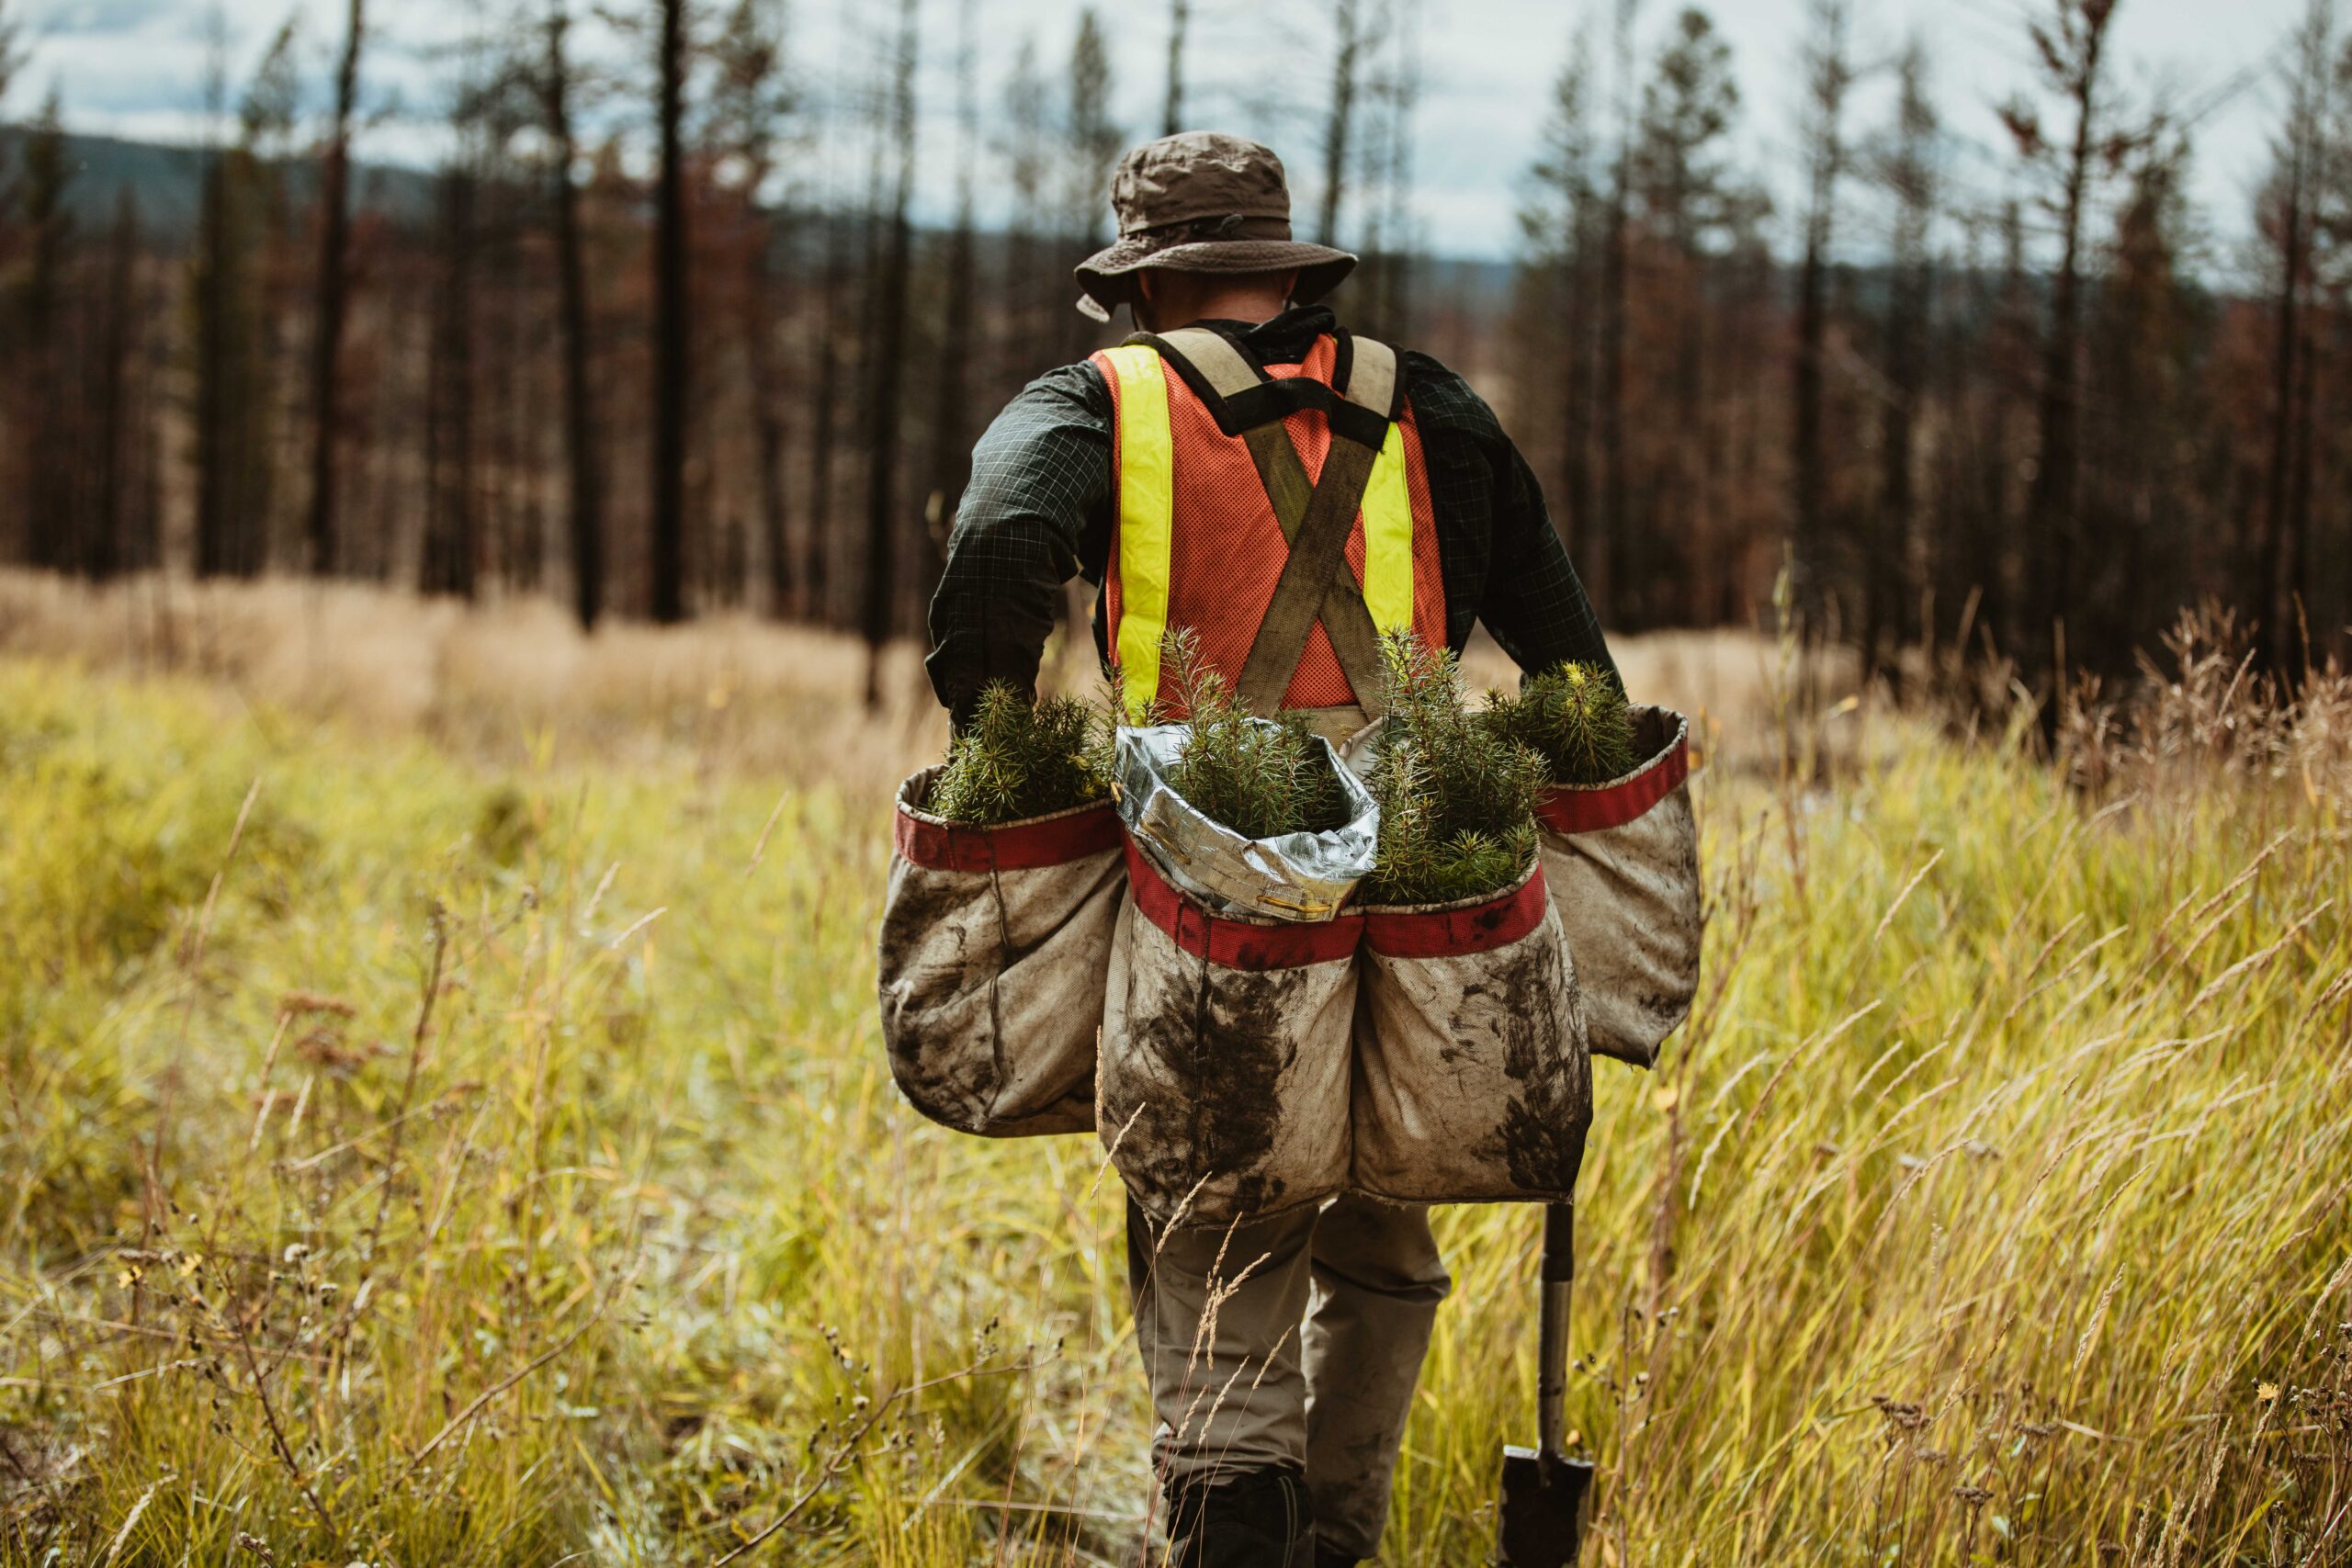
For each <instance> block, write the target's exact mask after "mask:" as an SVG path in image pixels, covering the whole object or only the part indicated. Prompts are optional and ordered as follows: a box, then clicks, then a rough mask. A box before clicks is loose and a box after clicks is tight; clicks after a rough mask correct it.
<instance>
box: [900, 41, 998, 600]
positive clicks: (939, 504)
mask: <svg viewBox="0 0 2352 1568" xmlns="http://www.w3.org/2000/svg"><path fill="white" fill-rule="evenodd" d="M978 41H979V5H978V0H961V4H960V5H959V6H957V8H956V226H955V228H954V229H953V230H952V231H950V232H949V234H948V237H947V254H946V257H945V277H944V289H945V293H946V299H945V300H944V322H943V327H942V332H941V340H940V345H939V362H938V363H939V371H938V374H937V376H936V377H935V378H934V379H933V384H932V393H933V397H932V410H931V485H930V499H929V500H928V502H926V503H925V505H924V509H923V523H924V528H923V534H922V539H923V552H922V570H921V571H920V572H919V573H918V574H916V576H915V580H914V581H911V582H910V583H909V584H908V587H909V589H910V592H909V593H908V594H907V598H908V599H909V600H910V602H911V604H912V605H913V606H914V608H915V610H916V612H917V614H918V615H920V612H921V608H922V605H923V604H927V603H929V601H930V597H931V592H932V590H933V586H934V585H935V584H936V583H937V581H938V579H939V573H940V570H941V569H942V568H943V567H944V565H945V564H946V553H945V547H946V542H947V531H948V527H949V525H950V524H951V523H952V522H953V521H954V519H955V515H956V506H957V504H958V503H959V502H961V500H962V498H963V494H964V485H965V481H966V480H967V479H968V478H969V477H970V474H971V466H972V457H971V418H970V403H971V399H972V386H973V375H972V361H973V359H974V357H975V344H976V343H977V342H978V335H979V324H978V307H979V288H978V277H977V276H976V274H977V272H978V255H977V252H978V237H977V234H976V232H975V224H974V212H973V206H974V201H975V198H976V192H975V190H974V186H976V185H977V183H978V158H979V141H980V103H979V56H978Z"/></svg>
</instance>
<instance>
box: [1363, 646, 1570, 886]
mask: <svg viewBox="0 0 2352 1568" xmlns="http://www.w3.org/2000/svg"><path fill="white" fill-rule="evenodd" d="M1382 651H1383V653H1384V655H1385V658H1386V660H1387V665H1388V705H1389V706H1388V716H1387V721H1386V723H1385V726H1384V727H1383V728H1382V730H1381V734H1380V739H1379V750H1378V752H1377V753H1376V755H1375V757H1374V761H1373V766H1372V773H1371V776H1370V778H1369V779H1367V780H1366V781H1365V782H1366V783H1367V784H1369V785H1370V786H1371V789H1372V797H1373V799H1374V800H1375V801H1377V802H1378V803H1379V806H1380V849H1379V855H1378V858H1377V860H1376V861H1375V862H1374V866H1373V872H1372V875H1371V876H1369V877H1367V878H1366V879H1365V881H1364V884H1363V888H1362V889H1361V890H1360V892H1359V894H1358V897H1359V898H1360V899H1361V900H1362V901H1363V902H1365V903H1369V904H1388V905H1397V904H1449V903H1456V902H1460V901H1462V900H1464V899H1468V898H1475V897H1478V896H1480V895H1482V894H1489V893H1496V892H1499V891H1501V890H1502V889H1504V888H1507V887H1509V886H1510V885H1511V884H1512V883H1514V882H1516V881H1517V880H1518V879H1519V878H1520V877H1521V876H1522V875H1524V874H1526V871H1527V868H1528V866H1529V865H1530V864H1531V863H1532V862H1533V861H1534V859H1535V807H1536V805H1537V802H1538V799H1539V797H1540V796H1541V795H1542V793H1543V790H1544V784H1545V783H1546V778H1545V764H1544V758H1543V757H1542V756H1541V755H1539V754H1538V753H1537V752H1536V751H1535V750H1532V749H1531V748H1530V747H1528V746H1526V745H1523V744H1521V742H1520V741H1519V740H1517V739H1514V738H1513V737H1512V736H1511V734H1510V732H1509V731H1508V729H1507V728H1504V727H1503V726H1500V725H1498V724H1495V723H1492V722H1489V721H1488V720H1487V716H1486V715H1485V714H1483V713H1473V712H1472V711H1471V710H1470V708H1469V706H1468V705H1467V703H1466V702H1465V701H1464V694H1463V689H1462V671H1461V670H1460V668H1459V667H1458V666H1457V665H1456V663H1455V661H1454V658H1453V653H1452V652H1451V651H1450V650H1448V649H1442V648H1434V649H1433V648H1430V647H1428V646H1426V645H1425V644H1423V643H1422V642H1421V640H1420V639H1419V637H1416V636H1415V635H1413V634H1412V633H1410V632H1400V633H1391V634H1389V635H1388V636H1387V637H1385V639H1384V646H1383V649H1382Z"/></svg>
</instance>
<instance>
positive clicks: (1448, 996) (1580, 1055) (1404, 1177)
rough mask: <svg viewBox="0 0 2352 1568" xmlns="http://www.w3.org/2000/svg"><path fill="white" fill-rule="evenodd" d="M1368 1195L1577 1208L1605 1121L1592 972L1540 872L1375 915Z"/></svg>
mask: <svg viewBox="0 0 2352 1568" xmlns="http://www.w3.org/2000/svg"><path fill="white" fill-rule="evenodd" d="M1363 919H1364V940H1363V992H1362V995H1361V996H1360V998H1358V1002H1357V1007H1356V1019H1355V1049H1356V1066H1355V1084H1354V1110H1353V1120H1354V1125H1355V1156H1354V1179H1353V1183H1352V1184H1353V1186H1354V1187H1355V1188H1356V1189H1357V1190H1360V1191H1363V1192H1367V1193H1370V1194H1371V1195H1373V1196H1374V1197H1376V1198H1387V1199H1391V1200H1394V1201H1398V1202H1414V1203H1482V1202H1494V1201H1538V1202H1551V1201H1557V1202H1566V1201H1570V1200H1571V1198H1572V1197H1573V1195H1574V1192H1575V1190H1576V1180H1577V1166H1578V1165H1579V1164H1580V1163H1581V1162H1582V1161H1583V1158H1584V1139H1585V1131H1586V1129H1587V1127H1588V1126H1589V1125H1590V1123H1591V1121H1592V1065H1591V1060H1590V1057H1589V1053H1588V1048H1587V1045H1586V1038H1585V1019H1584V1010H1583V1007H1582V1004H1581V1002H1580V1000H1579V998H1578V995H1577V973H1576V967H1575V965H1574V964H1572V963H1571V962H1570V960H1569V956H1568V947H1567V942H1566V938H1565V936H1564V935H1563V933H1562V931H1561V926H1560V917H1559V914H1558V912H1557V911H1555V909H1554V908H1552V905H1551V900H1550V899H1549V897H1547V896H1546V892H1545V887H1544V870H1543V867H1542V866H1541V865H1540V864H1538V865H1536V866H1533V867H1531V868H1530V869H1529V871H1528V873H1527V874H1526V876H1524V877H1523V878H1521V881H1520V882H1519V884H1518V885H1517V886H1514V887H1512V888H1510V890H1509V891H1507V892H1505V893H1502V894H1500V895H1498V896H1496V897H1487V898H1482V899H1475V900H1471V901H1469V902H1466V903H1461V904H1446V905H1420V906H1412V907H1400V908H1367V909H1365V910H1364V911H1363Z"/></svg>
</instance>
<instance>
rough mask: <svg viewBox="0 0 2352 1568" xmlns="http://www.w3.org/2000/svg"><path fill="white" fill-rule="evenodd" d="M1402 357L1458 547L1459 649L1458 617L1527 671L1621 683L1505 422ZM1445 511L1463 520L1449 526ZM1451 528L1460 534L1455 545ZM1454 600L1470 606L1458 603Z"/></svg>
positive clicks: (1447, 376)
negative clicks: (1592, 670)
mask: <svg viewBox="0 0 2352 1568" xmlns="http://www.w3.org/2000/svg"><path fill="white" fill-rule="evenodd" d="M1403 357H1404V365H1405V373H1406V377H1407V381H1406V387H1407V393H1408V396H1409V397H1410V398H1411V399H1412V402H1413V417H1414V419H1415V420H1416V421H1417V422H1419V424H1420V427H1421V446H1422V451H1423V453H1424V455H1425V456H1426V457H1427V459H1428V462H1429V467H1430V491H1431V496H1432V499H1433V500H1436V501H1437V502H1438V504H1439V506H1440V508H1441V510H1440V512H1439V515H1438V529H1439V536H1440V542H1441V544H1446V543H1449V542H1450V543H1451V545H1452V552H1451V558H1450V559H1449V560H1448V562H1447V568H1446V598H1447V604H1446V611H1447V618H1448V621H1449V622H1450V623H1453V625H1452V628H1451V629H1452V631H1453V640H1454V643H1455V646H1457V647H1459V646H1460V644H1461V643H1462V642H1463V641H1464V640H1466V639H1467V638H1468V637H1469V635H1470V628H1469V626H1468V625H1467V624H1465V623H1464V622H1462V621H1460V620H1458V619H1457V617H1458V616H1460V615H1463V614H1464V613H1465V612H1467V613H1475V615H1476V618H1477V619H1478V620H1480V621H1483V622H1485V623H1486V626H1487V631H1488V632H1490V633H1492V634H1493V636H1494V639H1495V641H1496V642H1497V643H1498V644H1499V645H1500V646H1501V648H1502V650H1503V651H1504V652H1505V653H1508V654H1510V656H1511V658H1512V660H1515V661H1516V662H1517V663H1518V665H1519V667H1520V668H1521V670H1522V671H1527V672H1529V673H1531V674H1532V673H1538V672H1540V671H1545V670H1549V669H1551V668H1552V667H1553V666H1554V665H1555V664H1559V663H1562V662H1564V661H1566V660H1575V661H1577V663H1580V664H1590V665H1595V666H1597V667H1599V668H1600V669H1602V670H1605V671H1608V672H1609V673H1610V675H1611V677H1612V678H1614V677H1616V675H1617V663H1616V660H1613V659H1611V658H1610V656H1609V645H1608V643H1607V642H1605V641H1604V640H1602V638H1601V635H1600V619H1599V617H1598V616H1596V615H1594V614H1593V611H1592V601H1591V600H1590V599H1589V598H1587V597H1586V595H1585V591H1584V584H1583V583H1582V582H1581V581H1578V580H1577V571H1576V568H1575V567H1574V566H1572V565H1570V564H1569V562H1568V552H1567V550H1566V547H1564V546H1563V545H1562V544H1561V543H1560V536H1559V533H1558V531H1557V530H1555V528H1554V527H1553V526H1552V514H1551V513H1549V512H1548V511H1546V510H1545V508H1544V487H1543V486H1542V485H1540V484H1539V483H1537V482H1536V479H1535V474H1534V471H1533V470H1532V469H1531V468H1529V467H1528V466H1527V459H1526V458H1525V457H1521V455H1520V451H1519V448H1518V447H1517V446H1514V445H1512V443H1511V439H1510V436H1509V435H1507V434H1504V432H1503V426H1502V421H1500V420H1499V419H1497V418H1496V417H1495V411H1494V410H1493V409H1492V408H1490V407H1488V406H1487V400H1485V399H1484V398H1481V397H1480V396H1479V395H1478V394H1477V393H1476V392H1475V391H1473V390H1471V389H1470V384H1469V383H1468V382H1467V381H1464V379H1463V378H1461V377H1459V376H1457V375H1455V374H1454V373H1453V371H1451V370H1449V369H1447V368H1446V367H1444V366H1443V365H1442V364H1440V363H1438V361H1436V360H1435V359H1432V358H1430V356H1429V355H1426V354H1416V353H1409V352H1408V353H1407V354H1406V355H1404V356H1403ZM1440 491H1442V492H1443V493H1442V496H1441V495H1440V493H1439V492H1440ZM1448 504H1451V505H1452V506H1453V507H1454V508H1455V509H1456V510H1458V511H1460V512H1461V513H1465V515H1463V516H1458V517H1452V518H1449V517H1448V516H1447V515H1446V513H1445V510H1444V508H1445V507H1446V506H1447V505H1448ZM1479 524H1483V525H1484V526H1483V527H1480V526H1478V525H1479ZM1449 525H1452V526H1453V528H1454V529H1455V530H1456V532H1455V534H1454V536H1453V538H1452V539H1451V540H1450V541H1449V540H1448V539H1447V534H1446V531H1447V529H1448V526H1449ZM1457 596H1458V597H1459V598H1460V599H1461V600H1463V601H1464V603H1462V604H1456V603H1455V602H1454V601H1455V600H1456V598H1457Z"/></svg>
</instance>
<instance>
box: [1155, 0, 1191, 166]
mask: <svg viewBox="0 0 2352 1568" xmlns="http://www.w3.org/2000/svg"><path fill="white" fill-rule="evenodd" d="M1192 25H1193V5H1192V0H1169V4H1168V94H1167V97H1166V100H1165V107H1163V108H1162V109H1161V111H1160V116H1159V134H1160V135H1162V136H1173V135H1175V134H1176V133H1177V132H1178V131H1180V130H1183V129H1184V38H1185V35H1186V34H1187V33H1188V32H1189V31H1191V29H1192Z"/></svg>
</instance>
